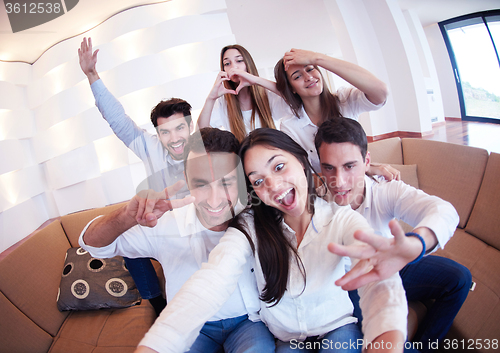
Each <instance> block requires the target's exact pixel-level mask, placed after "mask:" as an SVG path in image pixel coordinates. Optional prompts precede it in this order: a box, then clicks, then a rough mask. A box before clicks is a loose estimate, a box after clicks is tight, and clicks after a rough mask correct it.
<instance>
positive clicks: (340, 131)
mask: <svg viewBox="0 0 500 353" xmlns="http://www.w3.org/2000/svg"><path fill="white" fill-rule="evenodd" d="M343 142H350V143H352V144H353V145H356V146H358V147H359V149H360V151H361V155H362V156H363V161H364V160H365V157H366V151H367V150H368V141H367V139H366V134H365V130H363V127H362V126H361V124H360V123H358V122H357V121H356V120H353V119H349V118H337V119H331V120H327V121H325V122H324V123H323V124H321V125H320V127H319V128H318V132H317V133H316V137H315V138H314V145H315V146H316V151H317V152H318V156H319V148H320V147H321V145H322V144H323V143H328V144H330V143H343Z"/></svg>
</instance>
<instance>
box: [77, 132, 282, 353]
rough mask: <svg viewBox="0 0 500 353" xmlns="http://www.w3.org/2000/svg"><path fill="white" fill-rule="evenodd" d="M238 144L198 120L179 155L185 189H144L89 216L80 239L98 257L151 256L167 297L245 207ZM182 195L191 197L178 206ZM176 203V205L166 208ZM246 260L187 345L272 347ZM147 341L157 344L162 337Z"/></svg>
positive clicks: (211, 350)
mask: <svg viewBox="0 0 500 353" xmlns="http://www.w3.org/2000/svg"><path fill="white" fill-rule="evenodd" d="M238 149H239V142H238V141H237V140H236V138H235V137H234V135H233V134H232V133H230V132H228V131H221V130H219V129H214V128H204V129H201V130H200V131H199V132H196V133H195V134H193V135H191V136H190V138H189V143H188V145H187V147H186V159H185V174H186V180H187V185H188V188H189V190H190V191H191V196H188V197H186V198H184V199H181V200H168V195H169V194H171V193H172V191H171V190H169V189H168V188H167V189H166V192H161V193H158V192H154V191H148V192H146V191H144V192H143V194H139V195H137V196H135V197H134V198H133V199H132V200H131V201H130V202H129V203H128V204H127V205H126V206H124V207H122V208H121V209H119V210H116V211H115V212H113V213H111V214H109V215H106V216H103V217H99V218H97V219H95V220H93V221H91V222H90V223H89V225H87V227H86V228H85V229H84V230H83V232H82V234H81V236H80V239H79V243H80V245H81V246H82V247H83V248H85V249H86V250H87V251H89V253H91V254H92V255H93V256H95V257H100V258H108V257H113V256H116V255H121V256H129V257H152V258H155V259H157V260H158V261H159V262H160V264H161V265H162V268H163V273H164V276H165V291H166V296H167V300H168V301H170V300H171V299H172V298H173V297H174V295H175V294H176V293H177V292H178V290H179V289H180V288H181V287H182V285H183V284H184V282H185V281H186V280H187V279H188V278H189V277H190V276H191V275H192V274H194V273H195V272H196V271H197V270H199V269H200V268H201V266H202V263H204V262H206V261H207V259H208V254H209V253H210V251H211V250H212V249H213V248H214V247H215V246H216V245H217V244H218V243H219V239H220V238H221V237H222V236H223V234H224V233H225V231H226V229H227V227H228V223H229V221H230V220H231V219H232V218H233V217H235V215H237V214H238V212H239V211H241V210H242V209H243V208H244V207H245V206H244V203H246V202H247V196H246V189H245V181H244V179H242V176H243V172H242V171H239V169H241V164H240V163H239V158H238V156H237V152H238ZM239 179H242V180H239ZM180 183H181V182H180ZM176 186H177V187H178V186H179V185H176ZM189 202H193V203H192V204H188V205H186V206H183V205H185V204H186V203H189ZM242 202H243V203H242ZM175 207H180V208H177V209H175V210H172V211H170V212H167V211H168V210H170V209H171V208H175ZM253 268H254V264H253V263H251V262H249V263H247V264H246V266H245V268H244V269H243V272H242V275H241V277H240V279H239V281H238V285H237V288H236V290H235V291H234V292H233V293H232V294H230V297H229V300H228V301H227V302H226V303H225V304H224V305H223V306H222V308H221V309H220V310H218V312H217V313H216V314H215V315H214V316H212V317H211V318H209V317H207V319H208V321H207V322H206V323H204V324H203V325H201V326H200V327H199V328H198V329H200V328H201V331H200V334H199V335H198V336H197V338H196V340H195V341H194V343H193V344H192V345H191V348H190V352H193V353H195V352H196V353H217V352H219V351H221V350H225V351H227V352H235V353H244V352H274V345H275V343H274V337H273V336H272V334H271V333H270V332H269V330H268V329H267V327H266V326H265V325H264V324H263V323H262V322H261V321H260V319H259V315H258V311H259V309H260V302H259V294H258V290H257V284H256V280H255V276H254V274H253ZM201 294H202V293H201ZM150 343H151V344H152V346H153V347H155V348H157V349H158V350H160V349H161V343H157V342H154V340H153V341H152V342H151V341H150ZM188 347H189V345H188Z"/></svg>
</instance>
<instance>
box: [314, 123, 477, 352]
mask: <svg viewBox="0 0 500 353" xmlns="http://www.w3.org/2000/svg"><path fill="white" fill-rule="evenodd" d="M315 145H316V149H317V151H318V155H319V158H320V164H321V172H322V175H323V177H324V179H325V182H326V185H327V188H328V191H329V194H328V195H327V196H328V198H330V201H334V202H336V203H337V204H339V205H350V206H351V208H352V209H354V210H356V211H357V212H359V213H360V214H362V215H363V216H364V217H365V218H366V219H367V220H368V223H369V224H370V225H371V226H372V227H373V229H374V230H375V232H376V233H377V234H380V235H383V236H385V237H388V238H392V235H391V232H390V229H389V227H388V224H389V221H391V220H392V219H394V218H397V219H401V220H403V221H404V222H406V223H408V224H409V225H410V226H413V227H415V228H414V229H413V231H412V232H411V233H407V235H408V236H412V237H417V238H419V239H420V240H421V241H422V243H423V244H424V247H425V251H424V253H425V256H424V257H423V259H422V260H421V261H418V262H416V263H412V264H408V265H407V266H405V267H404V268H403V269H402V270H401V271H400V275H401V279H402V280H403V286H404V288H405V291H406V295H407V299H408V301H415V300H416V301H426V300H429V299H433V300H435V301H434V304H433V305H432V306H431V307H430V308H429V310H428V312H427V315H426V316H425V318H424V320H423V321H422V323H421V324H420V325H419V327H418V331H417V333H416V334H415V337H414V339H413V341H414V342H421V343H422V352H427V351H430V350H431V346H430V343H435V342H436V340H442V339H443V338H444V336H445V335H446V333H447V332H448V330H449V328H450V327H451V324H452V323H453V320H454V318H455V316H456V315H457V313H458V311H459V310H460V308H461V306H462V304H463V302H464V301H465V299H466V297H467V294H468V292H469V288H470V286H471V282H472V277H471V274H470V271H469V270H468V269H467V268H466V267H465V266H462V265H461V264H459V263H457V262H455V261H453V260H450V259H447V258H444V257H440V256H434V255H429V254H430V253H431V252H433V251H434V250H436V249H437V248H439V247H441V248H443V247H444V245H445V244H446V242H447V241H448V240H449V239H450V238H451V237H452V235H453V233H454V231H455V229H456V226H457V224H458V221H459V219H458V214H457V212H456V210H455V208H454V207H453V206H452V205H451V204H450V203H449V202H446V201H444V200H442V199H440V198H438V197H436V196H430V195H427V194H425V193H424V192H423V191H421V190H417V189H415V188H413V187H411V186H409V185H407V184H405V183H403V182H402V181H398V180H393V181H390V182H388V181H385V180H383V179H380V178H378V179H375V178H371V177H368V176H366V175H365V172H366V171H367V170H368V168H369V166H370V153H369V152H367V138H366V134H365V132H364V131H363V128H362V127H361V125H360V124H359V123H358V122H357V121H355V120H352V119H337V120H331V121H326V122H325V123H323V124H322V125H321V126H320V128H319V129H318V133H317V134H316V138H315ZM346 289H348V290H350V289H352V288H346ZM350 296H351V300H352V301H353V303H354V305H355V307H357V308H359V305H358V306H357V302H358V301H359V297H358V296H357V292H356V291H352V292H350ZM355 314H356V311H355ZM357 314H358V315H360V314H361V313H360V311H357Z"/></svg>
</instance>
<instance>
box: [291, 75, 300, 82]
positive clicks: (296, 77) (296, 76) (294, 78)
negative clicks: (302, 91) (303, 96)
mask: <svg viewBox="0 0 500 353" xmlns="http://www.w3.org/2000/svg"><path fill="white" fill-rule="evenodd" d="M299 78H300V75H295V76H294V77H292V80H294V81H295V80H298V79H299Z"/></svg>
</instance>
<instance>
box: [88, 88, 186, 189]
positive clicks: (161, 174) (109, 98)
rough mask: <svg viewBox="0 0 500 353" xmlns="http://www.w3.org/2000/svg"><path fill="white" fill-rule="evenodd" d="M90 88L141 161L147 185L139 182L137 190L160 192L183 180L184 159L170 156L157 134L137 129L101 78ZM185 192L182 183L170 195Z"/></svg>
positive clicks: (115, 129)
mask: <svg viewBox="0 0 500 353" xmlns="http://www.w3.org/2000/svg"><path fill="white" fill-rule="evenodd" d="M90 87H91V89H92V93H93V94H94V98H95V104H96V106H97V108H98V109H99V111H100V112H101V114H102V116H103V117H104V119H106V121H107V122H108V123H109V126H110V127H111V129H112V130H113V132H114V133H115V135H116V136H117V137H118V138H119V139H120V140H121V141H122V142H123V143H124V144H125V146H127V147H128V148H130V149H131V150H132V152H134V153H135V155H136V156H137V157H139V158H140V159H141V160H142V161H143V163H144V167H145V168H146V173H147V175H148V179H147V182H148V184H143V183H141V185H140V186H139V187H138V190H137V191H139V190H144V189H154V190H156V191H161V190H163V189H164V188H166V187H167V186H171V185H173V184H174V183H175V182H177V181H178V180H184V163H183V161H182V160H180V161H176V160H174V159H173V158H172V156H171V155H170V154H169V153H168V150H167V149H166V148H165V147H163V144H162V143H161V141H160V139H159V138H158V135H156V134H154V135H152V134H150V133H148V132H147V131H146V130H143V129H141V128H139V127H138V126H137V124H136V123H135V122H134V121H133V120H132V119H131V118H130V117H129V116H128V115H127V114H125V110H124V109H123V106H122V105H121V103H120V102H119V101H118V100H117V99H116V98H115V97H114V96H113V95H112V94H111V92H109V90H108V89H107V88H106V86H105V85H104V83H103V82H102V80H100V79H99V80H97V81H95V82H94V83H92V85H91V86H90ZM186 195H189V190H188V189H187V186H186V185H184V186H183V187H182V189H181V190H179V192H177V194H176V195H172V198H183V197H185V196H186Z"/></svg>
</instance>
